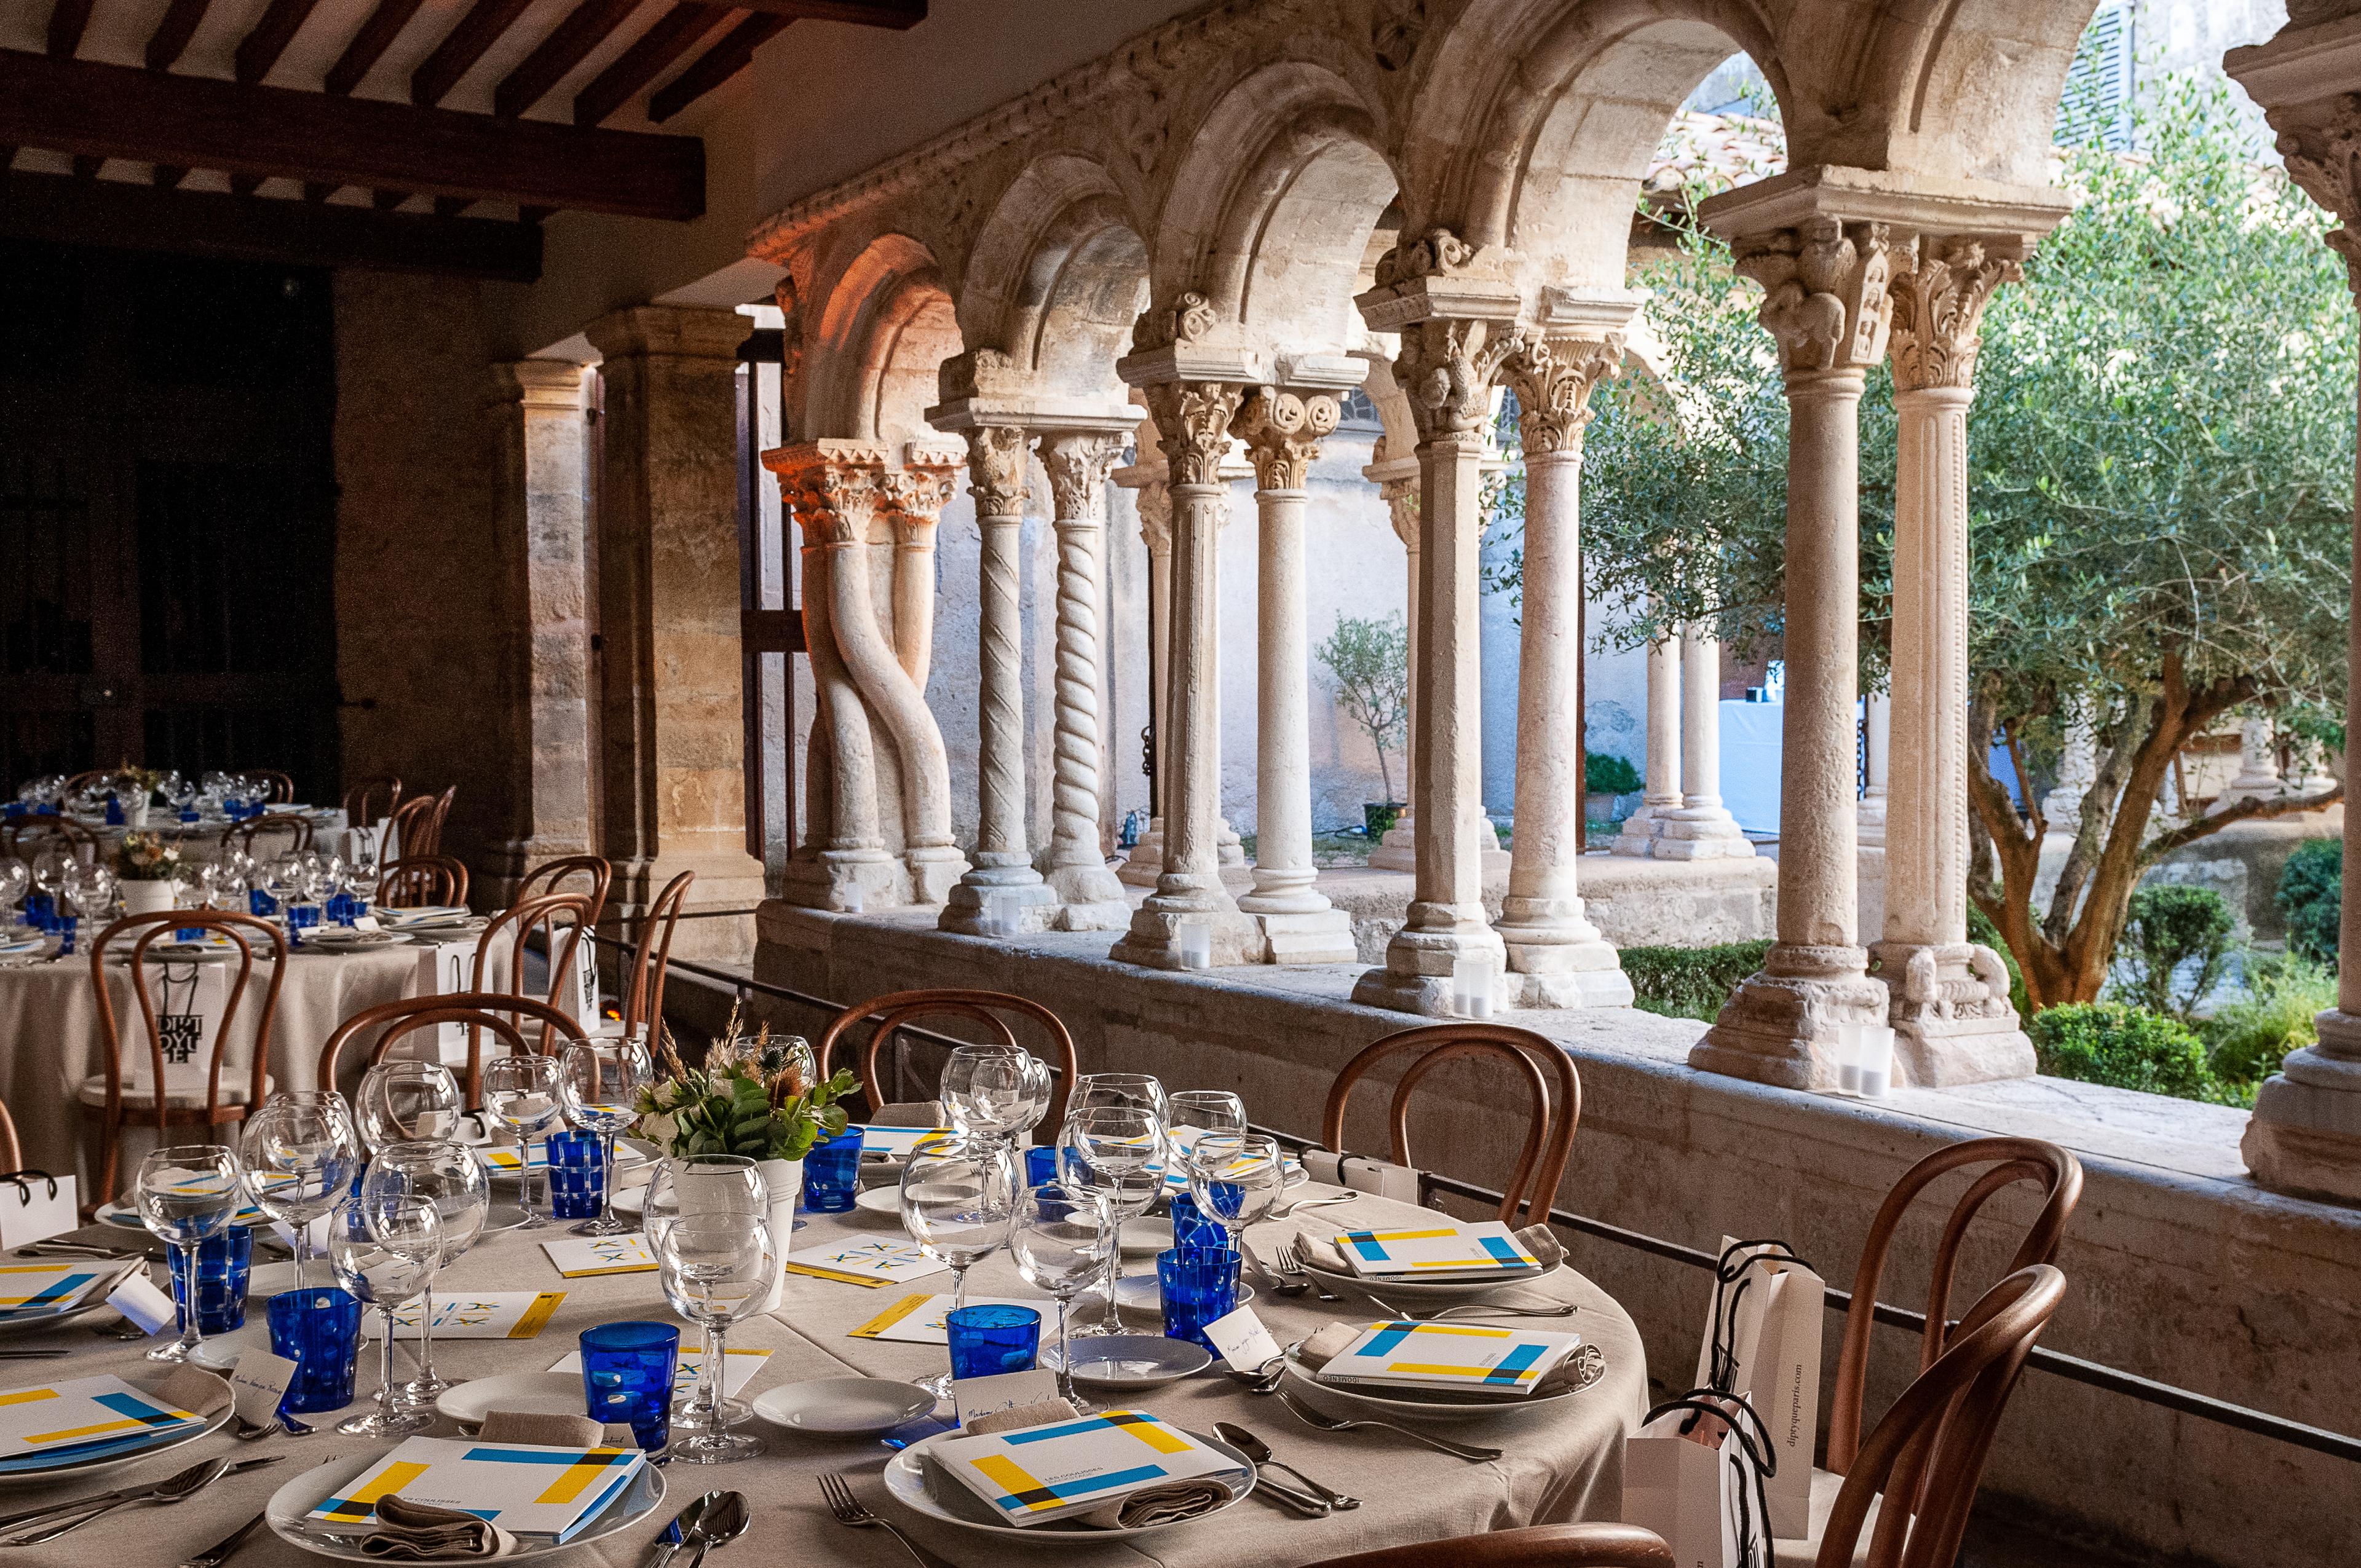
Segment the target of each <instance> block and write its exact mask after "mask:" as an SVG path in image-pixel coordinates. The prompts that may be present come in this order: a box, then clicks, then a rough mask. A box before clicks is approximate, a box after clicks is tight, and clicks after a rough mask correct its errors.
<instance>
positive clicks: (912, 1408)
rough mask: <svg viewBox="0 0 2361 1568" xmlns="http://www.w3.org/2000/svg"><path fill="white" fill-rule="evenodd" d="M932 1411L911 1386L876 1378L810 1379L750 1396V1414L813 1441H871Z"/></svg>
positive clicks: (930, 1400) (927, 1397)
mask: <svg viewBox="0 0 2361 1568" xmlns="http://www.w3.org/2000/svg"><path fill="white" fill-rule="evenodd" d="M934 1408H935V1397H934V1396H933V1395H932V1394H929V1393H928V1392H927V1391H926V1390H925V1389H924V1388H920V1387H917V1386H916V1385H914V1384H909V1383H894V1382H889V1381H887V1380H886V1379H884V1378H882V1377H814V1378H812V1379H810V1380H809V1381H807V1382H803V1383H783V1384H781V1385H780V1386H779V1387H775V1388H766V1389H764V1390H763V1392H762V1393H760V1394H758V1395H756V1396H755V1397H754V1413H755V1414H756V1415H758V1416H760V1417H762V1418H763V1420H766V1421H768V1422H770V1423H771V1424H772V1425H773V1426H778V1427H785V1428H786V1429H787V1430H788V1431H799V1432H805V1433H808V1434H811V1435H814V1436H827V1437H874V1436H878V1435H880V1434H883V1433H884V1432H889V1431H893V1430H894V1429H895V1427H898V1426H900V1425H901V1424H902V1423H903V1422H905V1421H911V1420H917V1419H918V1418H919V1417H920V1416H923V1415H925V1414H926V1413H927V1412H928V1411H929V1410H931V1409H934Z"/></svg>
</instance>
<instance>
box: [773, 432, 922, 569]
mask: <svg viewBox="0 0 2361 1568" xmlns="http://www.w3.org/2000/svg"><path fill="white" fill-rule="evenodd" d="M890 456H891V454H890V453H888V452H887V451H886V449H885V448H884V447H883V446H873V445H869V444H864V443H861V442H852V441H825V442H806V443H804V444H801V445H798V446H782V447H779V448H777V449H776V450H774V451H771V452H765V453H764V454H763V466H764V467H766V468H768V469H770V470H771V472H773V473H774V474H776V475H777V476H778V477H779V500H780V504H781V505H783V506H784V507H785V509H786V510H787V513H788V515H789V516H791V517H793V518H794V520H795V522H796V527H798V528H800V529H802V530H803V533H804V543H806V544H807V545H810V546H813V547H815V548H819V549H831V548H835V547H839V546H841V545H847V544H861V543H867V542H868V541H869V540H870V539H871V538H873V537H874V535H873V532H872V530H873V527H874V526H875V524H876V521H877V520H878V518H879V516H880V515H881V514H887V513H890V512H891V510H893V508H892V502H891V501H890V500H889V499H888V497H887V488H886V482H885V480H886V474H885V464H886V461H887V459H888V458H889V457H890Z"/></svg>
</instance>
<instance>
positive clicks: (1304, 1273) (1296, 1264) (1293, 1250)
mask: <svg viewBox="0 0 2361 1568" xmlns="http://www.w3.org/2000/svg"><path fill="white" fill-rule="evenodd" d="M1279 1272H1280V1273H1281V1274H1284V1275H1287V1276H1288V1277H1290V1278H1293V1279H1301V1280H1302V1281H1303V1282H1304V1283H1305V1284H1307V1285H1309V1286H1311V1287H1312V1289H1313V1290H1314V1291H1315V1292H1317V1293H1318V1295H1319V1297H1320V1299H1322V1300H1323V1301H1341V1300H1343V1299H1345V1298H1343V1297H1342V1296H1339V1295H1337V1294H1336V1292H1334V1290H1331V1289H1329V1288H1328V1287H1326V1286H1325V1285H1323V1284H1322V1283H1320V1281H1319V1279H1318V1278H1317V1277H1314V1276H1313V1274H1312V1271H1311V1270H1310V1269H1309V1268H1306V1267H1305V1266H1303V1251H1302V1249H1301V1247H1298V1246H1297V1245H1295V1244H1294V1243H1293V1242H1290V1243H1288V1244H1287V1245H1285V1246H1283V1247H1281V1248H1279Z"/></svg>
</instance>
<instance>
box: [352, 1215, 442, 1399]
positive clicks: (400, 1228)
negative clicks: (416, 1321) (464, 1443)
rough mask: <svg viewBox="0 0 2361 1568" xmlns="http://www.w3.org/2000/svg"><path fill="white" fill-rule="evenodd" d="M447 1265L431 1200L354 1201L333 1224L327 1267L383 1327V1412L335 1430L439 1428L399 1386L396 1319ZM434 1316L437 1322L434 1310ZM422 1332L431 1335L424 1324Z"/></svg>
mask: <svg viewBox="0 0 2361 1568" xmlns="http://www.w3.org/2000/svg"><path fill="white" fill-rule="evenodd" d="M442 1258H443V1216H442V1212H441V1211H440V1210H438V1209H436V1207H435V1206H434V1203H433V1202H432V1201H430V1200H427V1199H424V1198H404V1197H390V1198H380V1199H378V1200H375V1201H371V1200H368V1199H355V1200H352V1201H348V1202H346V1203H345V1204H344V1205H342V1206H341V1207H340V1208H338V1209H337V1210H336V1212H335V1218H334V1219H333V1220H331V1221H330V1222H329V1223H328V1262H329V1264H330V1265H331V1266H333V1267H334V1268H335V1271H336V1283H337V1284H339V1285H341V1286H343V1287H344V1288H346V1290H349V1291H350V1292H352V1294H353V1297H354V1299H356V1300H358V1301H359V1302H361V1303H362V1304H363V1305H364V1306H370V1307H375V1308H376V1309H377V1310H378V1313H379V1317H381V1318H382V1319H383V1320H384V1321H383V1322H382V1323H381V1324H380V1327H381V1329H382V1331H383V1332H382V1333H381V1334H380V1336H379V1341H378V1384H377V1408H376V1409H372V1410H369V1411H368V1412H366V1413H364V1414H361V1415H357V1416H348V1417H346V1419H345V1420H342V1421H339V1422H338V1423H336V1430H337V1431H340V1432H348V1433H352V1434H354V1435H357V1436H362V1437H398V1436H400V1435H401V1434H402V1433H404V1432H413V1431H418V1430H419V1429H420V1428H422V1427H428V1426H432V1425H434V1410H433V1409H405V1408H404V1407H403V1406H402V1405H401V1404H400V1403H399V1402H398V1401H397V1399H396V1397H395V1396H396V1390H395V1387H394V1382H393V1314H394V1310H395V1309H396V1308H398V1307H401V1306H403V1305H404V1304H406V1303H408V1302H410V1301H412V1300H414V1299H417V1298H418V1296H419V1295H421V1294H422V1293H423V1292H424V1291H425V1290H426V1289H427V1288H428V1287H429V1286H431V1285H432V1284H433V1283H434V1270H435V1269H436V1268H437V1267H439V1266H441V1263H442ZM427 1315H428V1316H430V1317H431V1316H432V1315H433V1308H432V1303H431V1302H430V1303H429V1307H428V1312H427ZM420 1332H421V1333H422V1334H423V1332H424V1327H423V1321H422V1323H421V1330H420Z"/></svg>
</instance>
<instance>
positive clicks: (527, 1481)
mask: <svg viewBox="0 0 2361 1568" xmlns="http://www.w3.org/2000/svg"><path fill="white" fill-rule="evenodd" d="M645 1463H646V1460H645V1458H644V1456H643V1455H642V1453H640V1451H639V1450H638V1449H636V1448H550V1447H543V1446H541V1445H539V1444H534V1443H522V1442H480V1441H478V1440H476V1439H473V1438H449V1437H413V1438H407V1439H404V1440H403V1442H402V1443H401V1446H400V1447H398V1448H396V1449H395V1450H394V1451H393V1452H392V1453H389V1454H387V1455H386V1456H385V1457H384V1458H383V1459H380V1460H379V1461H378V1462H377V1463H376V1464H373V1465H371V1466H369V1468H368V1469H367V1470H364V1471H362V1472H361V1474H360V1475H357V1476H356V1477H354V1479H353V1482H352V1485H351V1486H347V1487H346V1488H345V1489H344V1491H343V1493H342V1495H341V1496H338V1497H328V1498H324V1499H323V1500H322V1501H321V1503H320V1504H319V1506H318V1507H316V1508H313V1510H312V1511H311V1513H310V1514H309V1515H308V1516H306V1517H308V1518H309V1519H312V1520H313V1522H315V1523H318V1524H322V1525H325V1526H327V1527H329V1528H330V1529H332V1530H334V1529H338V1528H339V1527H341V1528H342V1529H344V1530H353V1531H355V1532H365V1531H367V1530H368V1529H369V1528H371V1525H372V1522H373V1521H374V1520H375V1519H376V1518H377V1503H378V1499H379V1498H380V1497H395V1496H400V1497H402V1498H404V1499H405V1500H407V1501H410V1502H412V1503H431V1504H433V1505H434V1506H435V1507H436V1508H456V1509H458V1510H459V1511H461V1512H462V1513H470V1514H474V1515H475V1516H476V1517H477V1518H478V1519H485V1520H488V1521H489V1522H490V1523H492V1524H494V1525H497V1526H498V1527H499V1528H500V1529H501V1530H506V1531H508V1532H509V1533H510V1534H511V1535H517V1536H537V1537H541V1538H544V1539H548V1540H554V1541H571V1540H572V1539H573V1538H574V1537H575V1536H576V1535H577V1534H578V1533H579V1532H580V1531H581V1530H582V1529H583V1527H584V1526H586V1525H588V1523H589V1522H590V1521H591V1520H592V1519H596V1518H598V1512H599V1510H600V1509H601V1508H605V1507H606V1506H607V1505H608V1504H609V1502H611V1501H613V1500H614V1498H615V1497H617V1496H618V1495H620V1493H621V1491H622V1489H623V1488H624V1487H625V1486H629V1485H631V1477H632V1476H634V1475H638V1474H639V1470H640V1466H641V1465H642V1464H645Z"/></svg>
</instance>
